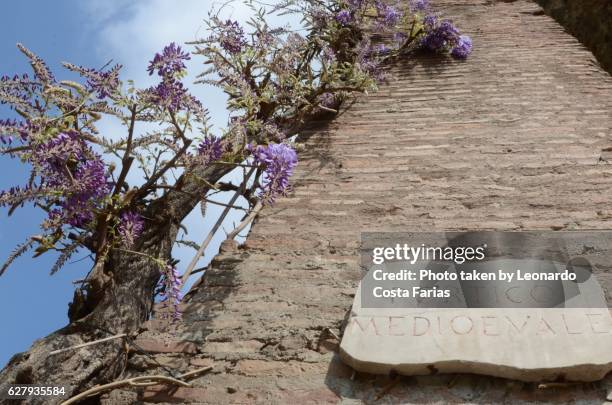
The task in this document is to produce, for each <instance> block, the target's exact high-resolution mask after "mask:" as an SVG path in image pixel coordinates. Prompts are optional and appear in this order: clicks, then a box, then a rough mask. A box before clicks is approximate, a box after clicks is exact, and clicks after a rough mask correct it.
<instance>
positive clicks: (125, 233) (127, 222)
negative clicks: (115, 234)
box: [119, 211, 144, 249]
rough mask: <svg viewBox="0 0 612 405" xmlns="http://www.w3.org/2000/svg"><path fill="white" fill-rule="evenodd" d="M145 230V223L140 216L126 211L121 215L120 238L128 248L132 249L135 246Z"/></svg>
mask: <svg viewBox="0 0 612 405" xmlns="http://www.w3.org/2000/svg"><path fill="white" fill-rule="evenodd" d="M143 229H144V221H143V219H142V217H141V216H140V214H138V213H137V212H135V211H126V212H124V213H123V214H121V220H120V223H119V236H120V237H121V240H122V241H123V245H124V246H125V247H126V248H128V249H130V248H132V247H133V246H134V243H135V242H136V239H138V238H139V237H140V235H141V234H142V231H143Z"/></svg>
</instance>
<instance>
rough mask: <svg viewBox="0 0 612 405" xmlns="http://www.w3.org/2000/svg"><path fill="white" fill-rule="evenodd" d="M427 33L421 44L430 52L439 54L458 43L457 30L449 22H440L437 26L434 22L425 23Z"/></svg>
mask: <svg viewBox="0 0 612 405" xmlns="http://www.w3.org/2000/svg"><path fill="white" fill-rule="evenodd" d="M425 26H426V29H427V33H426V35H425V37H424V38H423V40H422V42H421V44H422V46H423V47H424V48H426V49H429V50H431V51H435V52H440V51H443V50H445V49H447V48H449V47H452V46H454V45H455V44H457V42H458V41H459V30H458V29H457V28H456V27H455V26H454V25H453V23H452V22H451V21H450V20H442V21H441V22H440V23H439V24H438V23H437V21H436V20H431V21H427V22H426V23H425Z"/></svg>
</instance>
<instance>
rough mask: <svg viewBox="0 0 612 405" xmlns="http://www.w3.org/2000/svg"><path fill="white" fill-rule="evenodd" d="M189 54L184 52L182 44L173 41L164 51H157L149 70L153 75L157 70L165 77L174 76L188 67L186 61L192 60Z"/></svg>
mask: <svg viewBox="0 0 612 405" xmlns="http://www.w3.org/2000/svg"><path fill="white" fill-rule="evenodd" d="M190 59H191V57H190V56H189V54H187V53H185V52H183V50H182V49H181V47H180V46H178V45H176V44H175V43H174V42H171V43H170V44H169V45H167V46H166V47H164V49H163V50H162V53H156V54H155V56H154V57H153V60H151V61H150V62H149V67H148V68H147V72H149V75H153V74H154V73H155V72H157V74H158V75H159V76H161V77H163V78H166V77H168V76H174V75H175V74H176V73H179V72H181V71H183V70H185V69H186V66H185V61H186V60H190Z"/></svg>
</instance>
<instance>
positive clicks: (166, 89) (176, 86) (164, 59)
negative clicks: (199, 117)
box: [145, 42, 203, 112]
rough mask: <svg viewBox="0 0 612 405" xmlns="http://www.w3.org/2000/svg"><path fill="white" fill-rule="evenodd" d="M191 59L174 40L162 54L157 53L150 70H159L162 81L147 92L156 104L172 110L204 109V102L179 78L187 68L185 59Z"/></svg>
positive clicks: (151, 62)
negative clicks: (189, 90) (196, 97)
mask: <svg viewBox="0 0 612 405" xmlns="http://www.w3.org/2000/svg"><path fill="white" fill-rule="evenodd" d="M189 59H190V57H189V54H187V53H184V52H183V51H182V50H181V47H180V46H177V45H176V44H175V43H174V42H172V43H171V44H170V45H168V46H166V47H165V48H164V49H163V51H162V53H161V54H160V53H157V54H155V57H154V58H153V60H152V61H150V62H149V68H148V72H149V75H152V74H153V73H155V72H157V74H158V75H159V76H161V78H162V81H161V82H160V83H159V84H158V85H157V86H155V87H151V88H150V89H148V90H147V92H146V93H145V94H148V95H149V96H150V98H151V101H152V102H153V103H154V104H157V105H159V106H160V107H165V108H167V109H168V110H169V111H171V112H177V111H179V110H181V109H185V108H189V109H191V110H193V111H199V112H201V111H202V110H203V108H202V104H201V103H200V102H199V101H198V100H196V99H195V98H194V97H193V96H191V95H190V94H189V93H188V91H187V89H186V88H185V86H184V85H183V83H182V82H181V81H180V80H178V78H177V75H178V74H179V73H181V72H183V71H184V70H185V69H186V66H185V63H184V61H185V60H189Z"/></svg>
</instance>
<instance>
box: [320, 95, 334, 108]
mask: <svg viewBox="0 0 612 405" xmlns="http://www.w3.org/2000/svg"><path fill="white" fill-rule="evenodd" d="M319 104H321V105H322V106H323V107H327V108H333V107H334V106H335V104H336V96H335V95H334V94H333V93H323V94H321V95H320V96H319Z"/></svg>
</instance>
